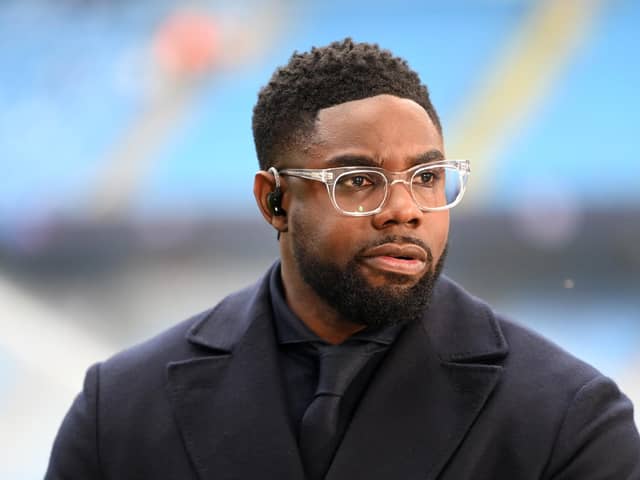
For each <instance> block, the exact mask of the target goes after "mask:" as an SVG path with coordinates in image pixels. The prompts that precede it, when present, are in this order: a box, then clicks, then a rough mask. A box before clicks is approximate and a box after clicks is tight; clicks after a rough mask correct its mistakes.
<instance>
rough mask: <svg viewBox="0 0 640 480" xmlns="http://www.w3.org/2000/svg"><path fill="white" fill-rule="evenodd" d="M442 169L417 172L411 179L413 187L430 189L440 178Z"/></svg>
mask: <svg viewBox="0 0 640 480" xmlns="http://www.w3.org/2000/svg"><path fill="white" fill-rule="evenodd" d="M442 174H443V172H442V169H428V170H424V171H422V172H418V173H417V174H416V176H415V177H414V178H413V183H414V185H419V186H422V187H432V186H435V184H436V183H438V182H439V181H440V179H441V178H442Z"/></svg>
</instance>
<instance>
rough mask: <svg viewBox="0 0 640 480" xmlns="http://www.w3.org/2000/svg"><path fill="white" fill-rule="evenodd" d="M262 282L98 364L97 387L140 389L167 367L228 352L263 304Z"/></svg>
mask: <svg viewBox="0 0 640 480" xmlns="http://www.w3.org/2000/svg"><path fill="white" fill-rule="evenodd" d="M263 284H264V280H262V281H258V282H257V283H256V284H254V285H251V286H248V287H246V288H244V289H242V290H239V291H237V292H234V293H232V294H230V295H228V296H227V297H225V298H224V299H222V300H221V301H220V302H219V303H218V304H217V305H215V306H214V307H212V308H209V309H207V310H205V311H203V312H200V313H198V314H196V315H193V316H191V317H189V318H187V319H186V320H182V321H181V322H179V323H177V324H176V325H173V326H172V327H170V328H168V329H166V330H165V331H163V332H161V333H159V334H157V335H155V336H154V337H152V338H150V339H148V340H145V341H143V342H141V343H138V344H136V345H133V346H131V347H129V348H126V349H124V350H122V351H120V352H118V353H116V354H114V355H113V356H112V357H110V358H108V359H106V360H105V361H103V362H101V363H100V364H99V367H98V368H99V371H100V383H101V384H102V383H104V382H107V383H111V382H116V383H119V384H127V383H129V382H132V383H131V384H132V385H138V386H142V385H144V384H145V383H146V382H147V379H154V378H155V379H157V380H158V381H160V380H161V379H164V377H165V372H166V368H167V365H168V364H169V363H172V362H180V361H183V360H187V359H191V358H194V357H199V356H206V355H210V354H212V353H215V352H216V351H220V350H222V351H226V350H229V349H230V348H231V347H232V346H233V344H234V343H235V342H236V341H237V340H238V339H239V338H240V337H241V336H242V335H243V333H244V331H245V330H246V328H247V327H248V324H249V323H250V321H251V319H252V311H251V309H255V308H256V305H262V304H264V303H265V300H264V298H261V297H259V294H260V293H261V292H262V288H261V287H262V286H263Z"/></svg>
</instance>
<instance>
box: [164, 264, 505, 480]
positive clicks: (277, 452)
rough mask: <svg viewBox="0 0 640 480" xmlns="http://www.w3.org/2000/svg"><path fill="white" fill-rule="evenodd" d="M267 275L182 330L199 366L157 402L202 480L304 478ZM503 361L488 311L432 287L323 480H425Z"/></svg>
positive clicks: (171, 376)
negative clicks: (163, 403)
mask: <svg viewBox="0 0 640 480" xmlns="http://www.w3.org/2000/svg"><path fill="white" fill-rule="evenodd" d="M276 266H277V264H276ZM276 266H274V267H272V268H276ZM270 273H271V272H268V273H267V275H266V276H265V278H264V279H263V280H262V281H261V282H258V284H256V285H254V286H253V287H250V288H248V289H245V290H243V291H240V292H238V293H236V294H234V295H232V296H230V297H227V298H226V299H225V300H223V301H222V302H221V303H220V304H219V305H218V306H217V307H216V308H215V309H214V310H213V311H211V313H210V314H208V315H206V316H205V317H204V318H202V319H201V320H200V321H199V322H198V323H196V324H195V325H194V326H193V328H192V329H191V330H190V331H189V333H188V335H187V339H188V341H189V342H191V343H192V344H194V345H196V346H199V347H202V352H203V355H202V356H198V357H195V358H192V359H187V360H184V361H181V362H174V363H172V364H170V365H169V366H168V393H169V397H170V399H171V402H172V404H173V405H174V410H175V412H176V419H177V422H178V424H179V426H180V429H181V432H182V435H183V438H184V441H185V445H186V448H187V450H188V451H189V454H190V456H191V459H192V461H193V463H194V465H195V466H196V469H197V470H198V472H199V474H200V476H201V477H202V478H206V477H210V476H211V475H212V474H213V473H214V472H215V475H216V478H253V477H255V476H256V475H257V472H261V474H262V476H266V477H269V478H272V477H273V478H276V477H277V478H282V479H285V480H286V479H292V480H293V479H299V478H304V474H303V468H302V464H301V461H300V458H299V454H298V449H297V445H296V440H295V434H294V429H293V427H292V426H291V425H290V424H289V416H288V414H287V405H286V400H285V395H284V386H283V384H282V376H281V374H280V369H279V365H278V352H277V342H276V339H275V334H274V329H273V325H272V318H271V304H270V299H269V290H268V278H269V275H270ZM507 353H508V347H507V343H506V341H505V338H504V336H503V334H502V332H501V330H500V327H499V324H498V322H497V320H496V319H495V318H494V315H493V313H492V311H491V309H490V308H489V307H488V306H487V305H486V304H484V303H482V302H481V301H479V300H477V299H475V298H473V297H471V296H470V295H469V294H467V293H466V292H465V291H464V290H462V288H461V287H459V286H458V285H456V284H455V283H454V282H452V281H451V280H449V279H448V278H446V277H441V278H440V280H439V281H438V283H437V286H436V288H435V290H434V296H433V301H432V307H431V308H430V309H429V310H428V312H427V313H426V314H425V316H424V318H423V319H422V321H421V322H416V323H414V324H412V325H409V326H408V327H407V328H406V329H405V330H404V332H403V333H402V334H401V335H400V338H398V340H397V341H396V342H395V343H394V345H393V346H392V347H391V350H390V351H389V353H388V354H387V358H386V359H385V360H384V362H383V364H382V366H381V367H380V370H379V371H378V372H377V373H376V375H375V377H374V379H373V381H372V382H371V384H370V385H369V386H368V388H367V390H366V391H365V392H364V393H363V396H362V400H361V402H360V405H359V406H358V407H357V409H356V412H355V413H354V416H353V418H352V422H351V425H350V426H349V428H348V430H347V432H346V433H345V436H344V438H343V440H342V444H341V445H340V446H339V448H338V451H337V453H336V456H335V458H334V461H333V464H332V466H331V467H330V469H329V472H328V474H327V479H328V480H343V479H347V478H365V477H366V478H368V479H370V480H374V479H378V478H379V479H382V478H413V477H414V476H415V474H416V472H421V473H424V475H422V476H421V478H425V479H433V478H436V477H437V475H438V474H439V472H440V471H441V470H442V469H443V468H444V466H445V465H446V463H447V461H448V460H449V459H450V458H451V456H452V455H453V453H454V452H455V450H456V448H457V446H458V445H459V444H460V442H462V440H463V439H464V437H465V435H466V433H467V432H468V430H469V428H471V425H472V424H473V422H474V420H475V419H476V417H477V416H478V415H479V414H480V411H481V410H482V408H483V406H484V404H485V402H486V401H487V399H488V398H489V396H490V394H491V392H492V391H493V389H494V388H495V385H496V384H497V382H498V380H499V378H500V375H501V370H502V367H501V366H500V365H499V364H496V361H498V360H500V359H501V358H503V357H504V356H506V355H507ZM371 458H380V459H381V461H380V462H370V461H369V459H371ZM381 464H384V465H388V466H389V468H391V469H393V472H392V471H391V470H390V471H387V470H385V469H384V468H381Z"/></svg>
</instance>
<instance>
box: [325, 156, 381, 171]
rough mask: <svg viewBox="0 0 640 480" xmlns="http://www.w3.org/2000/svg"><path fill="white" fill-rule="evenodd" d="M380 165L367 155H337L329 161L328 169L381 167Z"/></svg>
mask: <svg viewBox="0 0 640 480" xmlns="http://www.w3.org/2000/svg"><path fill="white" fill-rule="evenodd" d="M379 166H380V163H379V162H376V161H375V160H374V159H373V158H372V157H369V156H367V155H355V154H350V153H347V154H344V155H336V156H335V157H331V158H330V159H329V160H327V167H329V168H331V167H379Z"/></svg>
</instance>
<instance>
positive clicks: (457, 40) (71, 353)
mask: <svg viewBox="0 0 640 480" xmlns="http://www.w3.org/2000/svg"><path fill="white" fill-rule="evenodd" d="M638 25H640V3H639V2H636V1H635V0H549V1H542V0H540V1H534V0H449V1H447V2H445V1H435V0H433V1H425V0H422V1H408V0H395V1H393V2H391V1H372V0H366V1H365V0H354V1H344V2H339V1H336V0H327V1H325V2H311V1H295V2H294V1H286V0H272V1H257V0H256V1H248V0H247V1H223V0H218V1H205V0H201V1H190V2H178V1H169V0H138V1H136V2H124V1H117V0H111V1H109V0H84V1H82V0H73V1H72V0H56V1H45V0H40V1H37V0H3V1H2V2H0V45H1V48H0V179H1V180H0V304H1V305H2V308H1V309H0V328H1V334H0V478H7V479H9V478H10V479H13V480H16V479H32V478H39V477H41V476H42V473H43V472H44V469H45V467H46V462H47V457H48V453H49V449H50V447H51V442H52V440H53V436H54V435H55V432H56V430H57V428H58V426H59V423H60V421H61V419H62V417H63V415H64V413H65V412H66V410H67V408H68V406H69V405H70V402H71V401H72V399H73V397H74V395H75V394H76V392H77V391H79V389H80V388H81V383H82V378H83V375H84V371H85V369H86V368H87V367H88V366H89V364H91V363H93V362H95V361H98V360H100V359H103V358H105V357H106V356H108V355H110V354H111V353H113V352H115V351H117V350H119V349H121V348H123V347H125V346H128V345H131V344H132V343H135V342H137V341H139V340H141V339H143V338H145V337H148V336H149V335H151V334H153V333H154V332H157V331H160V330H161V329H163V328H165V327H167V326H169V325H171V324H172V323H174V322H176V321H178V320H181V319H182V318H185V317H186V316H188V315H190V314H192V313H194V312H197V311H199V310H202V309H204V308H207V307H208V306H210V305H212V304H214V303H215V302H216V301H217V300H219V299H220V298H221V297H222V296H224V295H225V294H227V293H229V292H231V291H232V290H234V289H236V288H237V287H240V286H243V285H245V284H248V283H249V282H251V281H253V280H254V279H255V278H257V277H258V276H259V275H260V273H261V272H262V271H263V270H264V269H265V268H266V267H267V266H268V265H269V264H270V263H271V262H272V261H273V259H274V258H275V257H276V254H277V244H276V240H275V235H274V234H273V232H272V231H271V230H270V229H269V228H268V227H267V226H265V225H263V221H262V219H261V217H260V216H259V214H258V213H257V210H256V208H255V207H254V204H253V197H252V193H251V185H252V179H253V174H254V173H255V171H256V169H257V162H256V159H255V153H254V149H253V142H252V138H251V129H250V119H251V109H252V107H253V104H254V103H255V99H256V94H257V91H258V89H259V88H260V86H262V85H263V84H264V83H266V81H267V80H268V78H269V76H270V74H271V72H272V71H273V69H274V68H275V67H276V66H277V65H281V64H283V63H285V62H286V61H287V59H288V57H289V55H290V54H291V52H292V51H293V50H294V49H297V50H306V49H308V48H309V47H311V46H312V45H324V44H326V43H329V42H330V41H332V40H336V39H341V38H343V37H345V36H352V37H354V38H355V39H356V40H360V41H371V42H377V43H380V44H381V45H382V46H384V47H386V48H390V49H391V50H392V51H394V52H395V53H396V54H398V55H400V56H403V57H405V58H407V59H408V60H409V62H410V64H411V65H412V67H413V68H414V69H416V70H417V71H418V72H419V73H420V75H421V76H422V78H423V79H424V80H425V81H426V82H427V83H428V85H429V87H430V89H431V92H432V97H433V101H434V103H435V105H436V107H437V108H438V110H439V112H440V115H441V117H442V119H443V123H444V126H445V143H446V145H447V149H448V156H449V157H451V158H454V157H457V158H469V159H470V160H471V161H472V169H473V173H472V176H471V180H470V192H469V194H468V197H467V198H466V199H465V202H463V203H464V204H463V206H462V207H459V209H458V210H455V211H454V212H453V214H452V216H453V223H452V234H451V246H450V255H449V259H448V262H449V263H448V266H447V272H448V273H449V274H450V275H451V276H453V277H454V278H456V279H457V280H459V281H460V282H461V283H462V284H464V285H465V286H466V287H467V288H468V289H469V290H470V291H471V292H473V293H475V294H477V295H479V296H482V297H484V298H485V299H487V300H488V301H490V302H491V303H492V304H493V305H494V306H495V307H496V308H498V309H499V310H501V311H502V312H505V313H507V314H508V315H510V316H511V317H512V318H514V319H516V320H518V321H520V322H522V323H525V324H528V325H530V326H531V327H532V328H534V329H536V330H538V331H540V332H542V333H543V334H545V335H547V336H549V337H550V338H552V339H553V340H555V341H556V342H558V343H559V344H561V345H562V346H563V347H565V348H566V349H567V350H569V351H571V352H573V353H575V354H576V355H578V356H580V357H582V358H584V359H586V360H587V361H589V362H591V363H592V364H594V365H595V366H597V367H598V368H600V369H601V370H602V371H604V372H605V373H607V374H608V375H610V376H612V377H613V378H615V379H616V380H617V381H618V382H619V384H620V385H621V386H622V387H623V388H624V389H625V391H627V392H628V393H629V395H630V396H631V397H632V398H633V399H634V401H635V402H636V405H640V373H639V372H640V368H639V367H640V294H639V290H640V248H639V247H638V243H639V242H640V162H639V161H638V153H637V152H638V144H637V141H638V137H639V136H640V130H639V129H638V120H637V116H638V112H639V111H640V95H638V90H637V89H638V85H640V64H639V63H638V58H637V52H638V50H639V47H640V37H639V35H638ZM159 394H161V393H159Z"/></svg>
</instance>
